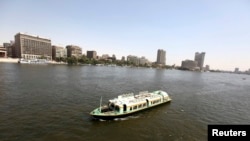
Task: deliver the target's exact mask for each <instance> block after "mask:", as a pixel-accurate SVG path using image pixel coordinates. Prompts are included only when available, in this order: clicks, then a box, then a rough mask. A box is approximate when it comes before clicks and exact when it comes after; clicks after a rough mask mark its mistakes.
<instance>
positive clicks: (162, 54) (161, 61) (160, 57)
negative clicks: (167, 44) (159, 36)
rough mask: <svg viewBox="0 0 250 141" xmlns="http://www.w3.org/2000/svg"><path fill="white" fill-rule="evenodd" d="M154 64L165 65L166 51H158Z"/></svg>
mask: <svg viewBox="0 0 250 141" xmlns="http://www.w3.org/2000/svg"><path fill="white" fill-rule="evenodd" d="M156 63H157V64H159V65H166V51H165V50H163V49H158V51H157V60H156Z"/></svg>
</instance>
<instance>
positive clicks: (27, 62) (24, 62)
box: [18, 58, 48, 64]
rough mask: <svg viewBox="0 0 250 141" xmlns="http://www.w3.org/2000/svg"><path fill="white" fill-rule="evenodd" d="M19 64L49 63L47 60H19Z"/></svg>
mask: <svg viewBox="0 0 250 141" xmlns="http://www.w3.org/2000/svg"><path fill="white" fill-rule="evenodd" d="M18 63H21V64H47V63H48V61H47V60H46V59H23V58H22V59H19V60H18Z"/></svg>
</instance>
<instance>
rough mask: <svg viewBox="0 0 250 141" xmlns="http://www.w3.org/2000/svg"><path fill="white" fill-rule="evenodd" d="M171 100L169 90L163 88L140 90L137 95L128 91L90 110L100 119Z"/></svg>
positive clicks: (120, 115) (91, 113)
mask: <svg viewBox="0 0 250 141" xmlns="http://www.w3.org/2000/svg"><path fill="white" fill-rule="evenodd" d="M171 100H172V99H171V98H170V97H169V95H168V94H167V92H164V91H161V90H158V91H153V92H148V91H144V92H139V94H137V95H134V94H133V93H128V94H123V95H119V96H118V97H117V98H114V99H111V100H109V102H108V104H107V105H104V106H102V105H101V102H100V107H98V108H96V109H94V110H93V111H92V112H90V115H91V116H93V117H94V118H98V119H114V118H120V117H126V116H128V115H130V114H133V113H136V112H139V111H142V110H145V109H149V108H151V107H155V106H158V105H161V104H164V103H168V102H170V101H171ZM101 101H102V99H101Z"/></svg>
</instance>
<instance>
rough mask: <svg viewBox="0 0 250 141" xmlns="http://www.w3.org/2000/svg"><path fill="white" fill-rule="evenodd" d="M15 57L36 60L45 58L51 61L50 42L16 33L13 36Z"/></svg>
mask: <svg viewBox="0 0 250 141" xmlns="http://www.w3.org/2000/svg"><path fill="white" fill-rule="evenodd" d="M14 46H15V47H14V48H15V53H14V54H15V56H14V57H17V58H25V59H37V58H41V57H45V58H46V59H48V60H51V59H52V47H51V40H50V39H46V38H41V37H39V36H33V35H27V34H24V33H17V34H16V35H15V45H14Z"/></svg>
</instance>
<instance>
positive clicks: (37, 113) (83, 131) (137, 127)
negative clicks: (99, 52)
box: [0, 63, 250, 141]
mask: <svg viewBox="0 0 250 141" xmlns="http://www.w3.org/2000/svg"><path fill="white" fill-rule="evenodd" d="M243 78H245V79H243ZM159 89H161V90H164V91H167V92H168V93H169V95H170V96H171V98H172V99H173V100H172V102H171V103H170V104H165V105H162V106H159V107H156V108H153V109H150V110H147V111H144V112H141V113H138V114H136V115H133V116H130V117H128V118H122V119H116V120H112V121H99V120H92V118H90V116H89V112H90V111H91V110H93V109H94V108H96V107H98V106H99V100H100V97H101V96H102V98H103V102H106V101H108V100H109V99H110V98H114V97H116V96H117V95H118V94H122V93H128V92H139V91H145V90H148V91H153V90H159ZM249 111H250V76H249V75H237V74H226V73H199V72H188V71H177V70H160V69H148V68H126V67H105V66H99V67H97V66H67V65H25V64H8V63H0V140H1V141H31V140H32V141H107V140H110V141H113V140H119V141H128V140H133V141H152V140H154V141H205V140H207V125H208V124H250V112H249Z"/></svg>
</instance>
